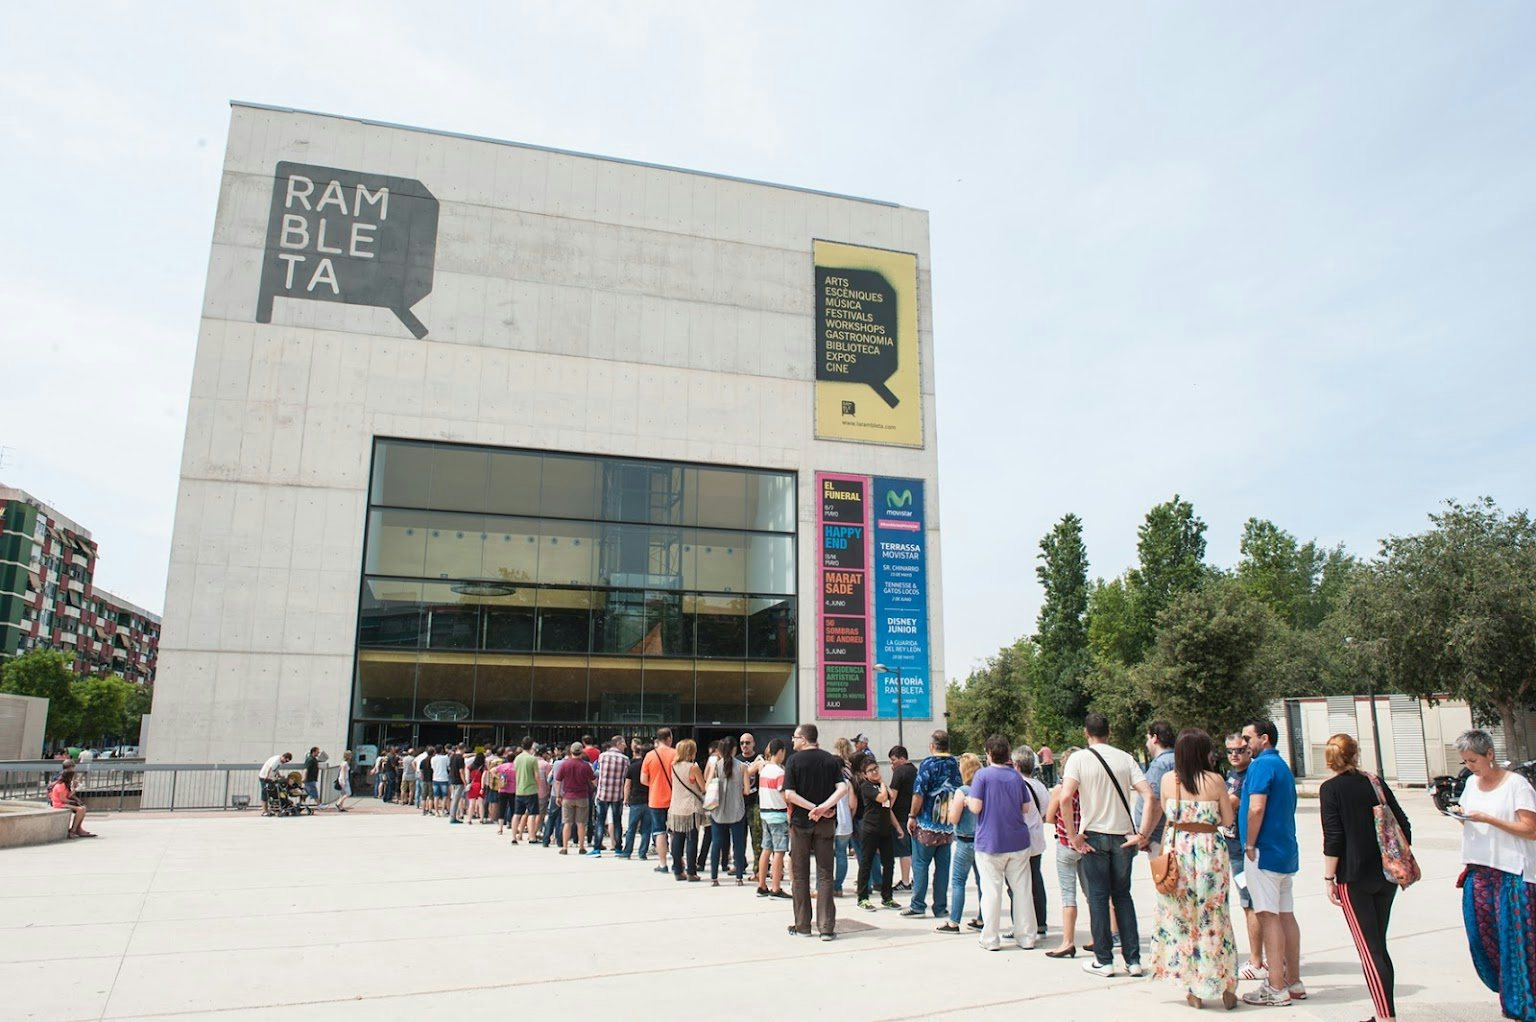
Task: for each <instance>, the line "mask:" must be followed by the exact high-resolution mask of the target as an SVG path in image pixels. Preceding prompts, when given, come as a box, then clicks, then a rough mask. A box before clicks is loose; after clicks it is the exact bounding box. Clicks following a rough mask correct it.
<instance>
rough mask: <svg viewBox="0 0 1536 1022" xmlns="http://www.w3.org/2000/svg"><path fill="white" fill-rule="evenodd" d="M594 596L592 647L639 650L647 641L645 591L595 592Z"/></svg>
mask: <svg viewBox="0 0 1536 1022" xmlns="http://www.w3.org/2000/svg"><path fill="white" fill-rule="evenodd" d="M593 600H594V608H593V613H592V631H593V643H592V651H593V652H594V653H628V654H634V655H638V654H640V653H641V652H642V651H643V650H644V648H645V645H646V629H647V625H646V620H645V593H644V591H642V590H639V589H616V590H613V591H611V592H595V593H594V594H593Z"/></svg>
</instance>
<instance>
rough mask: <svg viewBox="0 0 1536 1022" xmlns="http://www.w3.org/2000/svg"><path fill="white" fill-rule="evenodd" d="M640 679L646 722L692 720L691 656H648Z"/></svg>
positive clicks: (677, 722)
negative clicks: (675, 658) (677, 658)
mask: <svg viewBox="0 0 1536 1022" xmlns="http://www.w3.org/2000/svg"><path fill="white" fill-rule="evenodd" d="M643 682H644V685H645V716H646V718H647V720H648V721H649V722H652V723H658V724H661V723H666V724H691V723H693V720H694V713H693V661H692V660H660V659H656V660H647V661H646V662H645V676H644V678H643Z"/></svg>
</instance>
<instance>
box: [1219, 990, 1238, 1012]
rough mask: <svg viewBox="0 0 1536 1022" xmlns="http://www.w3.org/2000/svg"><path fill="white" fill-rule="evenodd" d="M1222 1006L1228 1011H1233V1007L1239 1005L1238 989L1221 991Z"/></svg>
mask: <svg viewBox="0 0 1536 1022" xmlns="http://www.w3.org/2000/svg"><path fill="white" fill-rule="evenodd" d="M1221 1006H1222V1007H1223V1008H1226V1009H1227V1010H1228V1011H1231V1010H1232V1009H1233V1008H1235V1007H1237V991H1236V990H1223V991H1222V992H1221Z"/></svg>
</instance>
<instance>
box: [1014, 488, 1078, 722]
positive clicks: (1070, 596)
mask: <svg viewBox="0 0 1536 1022" xmlns="http://www.w3.org/2000/svg"><path fill="white" fill-rule="evenodd" d="M1038 560H1039V561H1040V563H1039V564H1038V565H1036V566H1035V576H1036V577H1037V578H1038V579H1039V580H1040V584H1041V585H1042V586H1043V587H1044V588H1045V599H1044V601H1043V602H1042V603H1041V605H1040V614H1039V617H1038V618H1037V619H1036V623H1035V637H1034V641H1035V645H1036V646H1037V647H1038V648H1039V651H1040V655H1039V658H1038V662H1037V663H1036V665H1035V669H1034V670H1033V671H1032V672H1031V674H1030V678H1029V680H1028V683H1027V685H1026V687H1027V689H1028V693H1027V695H1028V700H1029V705H1030V711H1031V714H1032V721H1031V728H1032V730H1033V731H1034V732H1036V733H1037V734H1050V735H1052V736H1053V738H1052V739H1051V740H1053V741H1059V740H1060V738H1059V737H1054V736H1059V735H1061V733H1062V731H1063V728H1064V727H1065V725H1066V722H1068V721H1073V720H1081V719H1082V715H1083V708H1084V706H1085V705H1086V703H1087V700H1086V697H1085V695H1084V693H1083V681H1082V679H1083V675H1084V674H1086V673H1087V671H1088V668H1089V667H1090V666H1091V663H1092V661H1091V659H1090V657H1089V654H1088V620H1087V617H1088V548H1087V547H1086V546H1085V545H1084V544H1083V521H1082V519H1081V518H1079V517H1077V515H1073V514H1068V515H1063V516H1062V518H1061V521H1059V522H1057V523H1056V525H1055V526H1053V527H1052V528H1051V531H1050V532H1048V533H1046V535H1045V537H1044V538H1043V539H1041V540H1040V555H1039V558H1038Z"/></svg>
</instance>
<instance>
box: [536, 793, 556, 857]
mask: <svg viewBox="0 0 1536 1022" xmlns="http://www.w3.org/2000/svg"><path fill="white" fill-rule="evenodd" d="M548 802H549V804H548V805H547V806H545V808H544V829H543V831H542V832H541V833H540V834H539V840H540V841H542V842H543V843H544V847H545V848H548V847H549V842H550V839H552V838H553V837H554V836H555V832H556V831H558V830H559V829H560V803H559V802H556V801H555V800H554V799H553V798H550V799H549V800H548Z"/></svg>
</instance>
